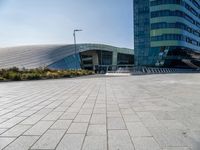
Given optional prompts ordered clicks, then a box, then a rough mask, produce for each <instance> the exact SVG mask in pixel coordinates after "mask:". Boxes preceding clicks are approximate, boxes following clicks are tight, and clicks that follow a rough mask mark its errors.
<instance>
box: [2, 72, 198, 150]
mask: <svg viewBox="0 0 200 150" xmlns="http://www.w3.org/2000/svg"><path fill="white" fill-rule="evenodd" d="M199 91H200V76H199V74H165V75H164V74H163V75H146V76H122V77H120V76H118V77H109V76H106V77H103V76H97V77H95V76H92V77H90V76H89V77H83V78H74V79H59V80H44V81H28V82H10V83H0V150H1V149H4V150H90V149H91V150H200V98H199V93H200V92H199Z"/></svg>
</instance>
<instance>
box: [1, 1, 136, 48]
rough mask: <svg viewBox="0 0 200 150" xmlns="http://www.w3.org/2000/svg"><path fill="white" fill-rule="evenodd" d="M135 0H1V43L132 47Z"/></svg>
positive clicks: (4, 44) (3, 45)
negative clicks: (94, 44)
mask: <svg viewBox="0 0 200 150" xmlns="http://www.w3.org/2000/svg"><path fill="white" fill-rule="evenodd" d="M132 1H133V0H0V47H6V46H16V45H30V44H71V43H73V36H72V32H73V29H75V28H80V29H83V31H82V32H79V33H77V42H78V43H103V44H110V45H114V46H119V47H127V48H133V17H132V14H133V10H132V3H133V2H132Z"/></svg>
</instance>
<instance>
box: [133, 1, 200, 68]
mask: <svg viewBox="0 0 200 150" xmlns="http://www.w3.org/2000/svg"><path fill="white" fill-rule="evenodd" d="M147 7H148V8H147ZM141 8H145V10H146V11H145V14H144V13H143V12H141V11H140V9H141ZM147 16H148V18H147ZM134 17H135V18H134V32H135V35H134V40H135V42H134V44H135V64H137V65H138V66H143V65H145V66H170V67H177V66H178V67H181V66H182V67H191V66H193V67H194V66H195V65H191V64H192V63H194V62H195V64H200V63H198V62H200V59H199V56H200V1H199V0H145V1H139V0H134ZM142 19H143V20H142ZM147 20H148V21H149V23H146V24H145V23H144V22H148V21H147ZM147 26H149V28H150V29H149V30H146V29H148V27H147ZM141 31H143V32H146V33H141ZM140 33H141V35H140ZM142 35H149V39H147V36H146V37H142ZM146 54H148V56H147V55H146ZM173 54H174V56H172V55H173ZM175 54H176V55H175ZM184 55H186V56H184ZM194 56H196V57H194ZM176 61H177V62H178V63H175V62H176ZM172 64H173V65H174V66H173V65H172Z"/></svg>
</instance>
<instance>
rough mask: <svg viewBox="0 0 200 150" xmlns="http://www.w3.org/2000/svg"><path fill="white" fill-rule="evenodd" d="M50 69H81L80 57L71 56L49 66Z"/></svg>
mask: <svg viewBox="0 0 200 150" xmlns="http://www.w3.org/2000/svg"><path fill="white" fill-rule="evenodd" d="M48 68H50V69H58V70H62V69H63V70H65V69H80V68H81V66H80V56H79V54H77V55H75V54H74V55H70V56H68V57H65V58H64V59H61V60H59V61H57V62H55V63H53V64H51V65H49V66H48Z"/></svg>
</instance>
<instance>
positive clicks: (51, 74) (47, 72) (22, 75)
mask: <svg viewBox="0 0 200 150" xmlns="http://www.w3.org/2000/svg"><path fill="white" fill-rule="evenodd" d="M92 74H94V72H93V71H90V70H51V69H48V68H36V69H19V68H17V67H13V68H10V69H0V82H1V81H25V80H40V79H59V78H70V77H78V76H85V75H92Z"/></svg>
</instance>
